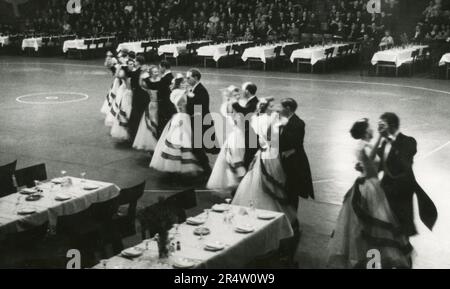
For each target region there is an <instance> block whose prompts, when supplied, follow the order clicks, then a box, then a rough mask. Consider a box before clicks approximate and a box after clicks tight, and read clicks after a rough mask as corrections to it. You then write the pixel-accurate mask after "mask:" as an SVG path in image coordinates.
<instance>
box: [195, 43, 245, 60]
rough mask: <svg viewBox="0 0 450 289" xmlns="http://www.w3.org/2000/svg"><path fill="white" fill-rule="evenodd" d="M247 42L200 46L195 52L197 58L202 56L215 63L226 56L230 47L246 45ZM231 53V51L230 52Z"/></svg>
mask: <svg viewBox="0 0 450 289" xmlns="http://www.w3.org/2000/svg"><path fill="white" fill-rule="evenodd" d="M247 43H249V42H247V41H240V42H233V43H223V44H216V45H207V46H202V47H200V48H199V49H198V50H197V55H198V56H204V57H212V58H213V59H214V61H215V62H217V61H219V60H220V58H222V57H224V56H227V55H228V52H227V47H228V46H232V45H242V44H247ZM231 53H233V51H231Z"/></svg>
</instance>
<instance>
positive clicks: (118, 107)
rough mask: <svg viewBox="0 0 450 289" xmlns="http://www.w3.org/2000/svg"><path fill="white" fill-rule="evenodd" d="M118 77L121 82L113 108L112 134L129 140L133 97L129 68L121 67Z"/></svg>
mask: <svg viewBox="0 0 450 289" xmlns="http://www.w3.org/2000/svg"><path fill="white" fill-rule="evenodd" d="M117 77H118V79H119V80H120V82H121V84H120V86H119V88H118V90H117V96H116V98H115V100H114V104H113V107H112V109H111V111H112V114H113V115H114V121H113V125H112V127H111V136H112V137H113V138H115V139H117V140H120V141H127V140H129V139H130V134H129V132H128V121H129V120H130V114H131V102H132V98H133V93H132V91H131V85H130V76H129V72H128V69H127V68H126V67H121V68H120V69H119V71H118V74H117Z"/></svg>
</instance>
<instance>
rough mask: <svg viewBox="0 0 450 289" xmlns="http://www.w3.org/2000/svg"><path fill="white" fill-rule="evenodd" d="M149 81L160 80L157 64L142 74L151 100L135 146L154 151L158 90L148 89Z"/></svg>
mask: <svg viewBox="0 0 450 289" xmlns="http://www.w3.org/2000/svg"><path fill="white" fill-rule="evenodd" d="M147 81H149V82H153V83H155V82H159V81H160V77H159V69H158V67H157V66H155V65H152V66H150V68H149V72H148V73H146V72H145V73H143V74H142V75H141V86H142V88H144V89H145V90H146V91H147V93H148V95H149V97H150V102H149V104H148V107H147V108H146V109H145V111H144V114H143V115H142V118H141V122H140V124H139V128H138V131H137V134H136V138H135V139H134V143H133V148H135V149H137V150H143V151H149V152H153V151H154V150H155V147H156V144H157V143H158V121H159V120H158V91H157V90H150V89H147V88H148V86H147V85H146V82H147Z"/></svg>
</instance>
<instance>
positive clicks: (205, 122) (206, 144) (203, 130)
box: [186, 69, 220, 176]
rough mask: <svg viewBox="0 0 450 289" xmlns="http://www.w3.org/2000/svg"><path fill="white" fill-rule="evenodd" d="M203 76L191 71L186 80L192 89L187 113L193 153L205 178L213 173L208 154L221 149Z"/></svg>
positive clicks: (198, 72) (194, 70) (193, 70)
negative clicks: (202, 82) (202, 79)
mask: <svg viewBox="0 0 450 289" xmlns="http://www.w3.org/2000/svg"><path fill="white" fill-rule="evenodd" d="M201 78H202V75H201V73H200V71H198V70H197V69H190V70H189V71H188V72H187V73H186V79H187V82H188V84H189V85H190V86H191V89H190V91H189V93H188V99H187V105H186V113H187V114H189V115H190V116H191V125H192V137H193V147H194V149H193V153H194V155H195V156H196V157H197V160H198V161H199V163H200V165H201V166H202V168H203V171H204V174H205V176H209V175H210V173H211V166H210V165H209V159H208V156H207V155H206V153H207V152H208V153H212V154H217V153H218V152H219V151H220V148H219V146H218V144H217V141H216V134H215V129H214V122H213V119H212V117H211V114H210V111H209V93H208V91H207V90H206V88H205V87H204V86H203V84H201V83H200V80H201Z"/></svg>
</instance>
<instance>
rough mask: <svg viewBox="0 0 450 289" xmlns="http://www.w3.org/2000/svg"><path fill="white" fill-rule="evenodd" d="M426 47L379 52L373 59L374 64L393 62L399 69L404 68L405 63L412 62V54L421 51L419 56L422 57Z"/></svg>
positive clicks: (418, 46) (410, 47)
mask: <svg viewBox="0 0 450 289" xmlns="http://www.w3.org/2000/svg"><path fill="white" fill-rule="evenodd" d="M427 47H428V46H426V45H412V46H409V47H405V48H403V47H395V48H392V49H388V50H383V51H378V52H377V53H375V54H374V55H373V57H372V64H373V65H376V64H377V63H378V62H380V61H383V62H392V63H395V65H396V66H397V67H400V66H402V65H403V64H404V63H406V62H409V61H411V60H412V53H413V52H414V51H416V50H419V55H422V51H423V49H424V48H427Z"/></svg>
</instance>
